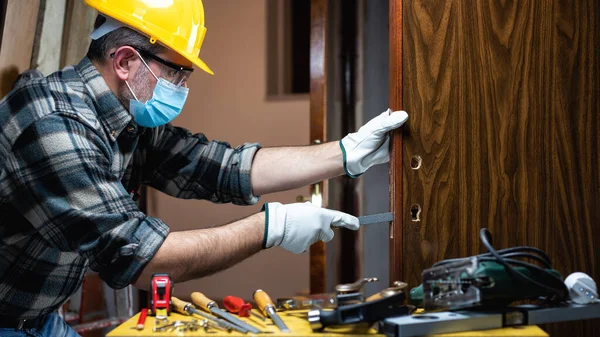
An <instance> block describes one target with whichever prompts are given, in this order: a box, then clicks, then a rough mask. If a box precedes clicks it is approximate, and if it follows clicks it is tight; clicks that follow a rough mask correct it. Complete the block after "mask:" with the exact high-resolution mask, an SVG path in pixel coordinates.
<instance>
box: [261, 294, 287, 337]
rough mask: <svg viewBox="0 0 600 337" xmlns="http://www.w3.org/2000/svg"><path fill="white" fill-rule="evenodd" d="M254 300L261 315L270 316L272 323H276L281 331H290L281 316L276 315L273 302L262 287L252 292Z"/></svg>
mask: <svg viewBox="0 0 600 337" xmlns="http://www.w3.org/2000/svg"><path fill="white" fill-rule="evenodd" d="M253 297H254V300H255V301H256V305H257V306H258V308H259V309H260V311H262V313H263V315H265V316H268V317H270V318H271V319H272V320H273V323H275V325H277V327H278V328H279V330H281V332H290V329H288V327H287V326H286V325H285V323H283V321H282V320H281V317H279V315H277V312H276V311H275V304H273V301H272V300H271V297H269V295H267V293H266V292H264V291H263V290H262V289H258V290H257V291H255V292H254V296H253Z"/></svg>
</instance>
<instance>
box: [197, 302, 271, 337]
mask: <svg viewBox="0 0 600 337" xmlns="http://www.w3.org/2000/svg"><path fill="white" fill-rule="evenodd" d="M192 302H194V304H195V305H197V306H199V307H201V308H202V309H204V310H206V311H208V312H211V313H213V314H214V315H216V316H219V317H221V318H223V319H225V320H227V321H229V322H231V323H233V324H235V325H237V326H239V327H241V328H243V329H246V330H247V331H249V332H252V333H260V332H261V331H260V330H259V329H258V328H256V327H253V326H252V325H250V324H248V323H246V322H244V321H242V320H241V319H239V318H236V317H234V316H233V315H232V314H230V313H227V312H225V311H223V310H221V309H219V306H218V305H217V303H216V302H215V301H213V300H211V299H209V298H208V297H206V296H204V294H203V293H201V292H193V293H192Z"/></svg>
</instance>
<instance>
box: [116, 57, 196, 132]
mask: <svg viewBox="0 0 600 337" xmlns="http://www.w3.org/2000/svg"><path fill="white" fill-rule="evenodd" d="M140 59H141V60H142V62H143V63H144V65H146V67H147V68H148V70H150V72H151V73H152V75H154V72H152V70H151V69H150V67H148V65H147V64H146V61H144V59H143V58H142V57H141V56H140ZM154 77H155V78H156V80H157V82H156V86H155V87H154V92H153V93H152V98H151V99H150V100H149V101H147V102H146V103H142V102H140V101H139V100H138V99H137V97H136V96H135V93H134V92H133V90H131V87H130V86H129V83H127V81H125V83H126V84H127V87H128V88H129V91H131V93H132V94H133V97H135V99H132V100H130V101H129V112H130V113H131V115H132V116H133V119H134V120H135V122H136V123H137V124H138V125H140V126H143V127H147V128H155V127H157V126H161V125H165V124H167V123H169V122H171V121H172V120H173V119H175V117H177V116H179V114H180V113H181V109H183V105H184V104H185V101H186V99H187V96H188V92H189V89H188V88H186V87H183V86H179V87H178V86H176V85H174V84H172V83H171V82H169V81H167V80H165V79H164V78H158V77H156V75H154Z"/></svg>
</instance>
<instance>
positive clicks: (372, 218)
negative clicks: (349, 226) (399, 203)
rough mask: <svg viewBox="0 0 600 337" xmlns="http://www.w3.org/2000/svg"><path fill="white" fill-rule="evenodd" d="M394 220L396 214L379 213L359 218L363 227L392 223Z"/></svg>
mask: <svg viewBox="0 0 600 337" xmlns="http://www.w3.org/2000/svg"><path fill="white" fill-rule="evenodd" d="M393 220H394V213H392V212H387V213H378V214H371V215H363V216H359V217H358V222H359V223H360V225H361V226H364V225H371V224H376V223H383V222H391V221H393Z"/></svg>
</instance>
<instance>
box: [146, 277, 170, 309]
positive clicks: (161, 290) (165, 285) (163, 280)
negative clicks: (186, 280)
mask: <svg viewBox="0 0 600 337" xmlns="http://www.w3.org/2000/svg"><path fill="white" fill-rule="evenodd" d="M172 294H173V282H171V278H170V277H169V274H153V275H152V281H151V282H150V311H151V314H152V315H154V316H156V318H159V319H164V318H167V316H169V315H170V314H171V295H172Z"/></svg>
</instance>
